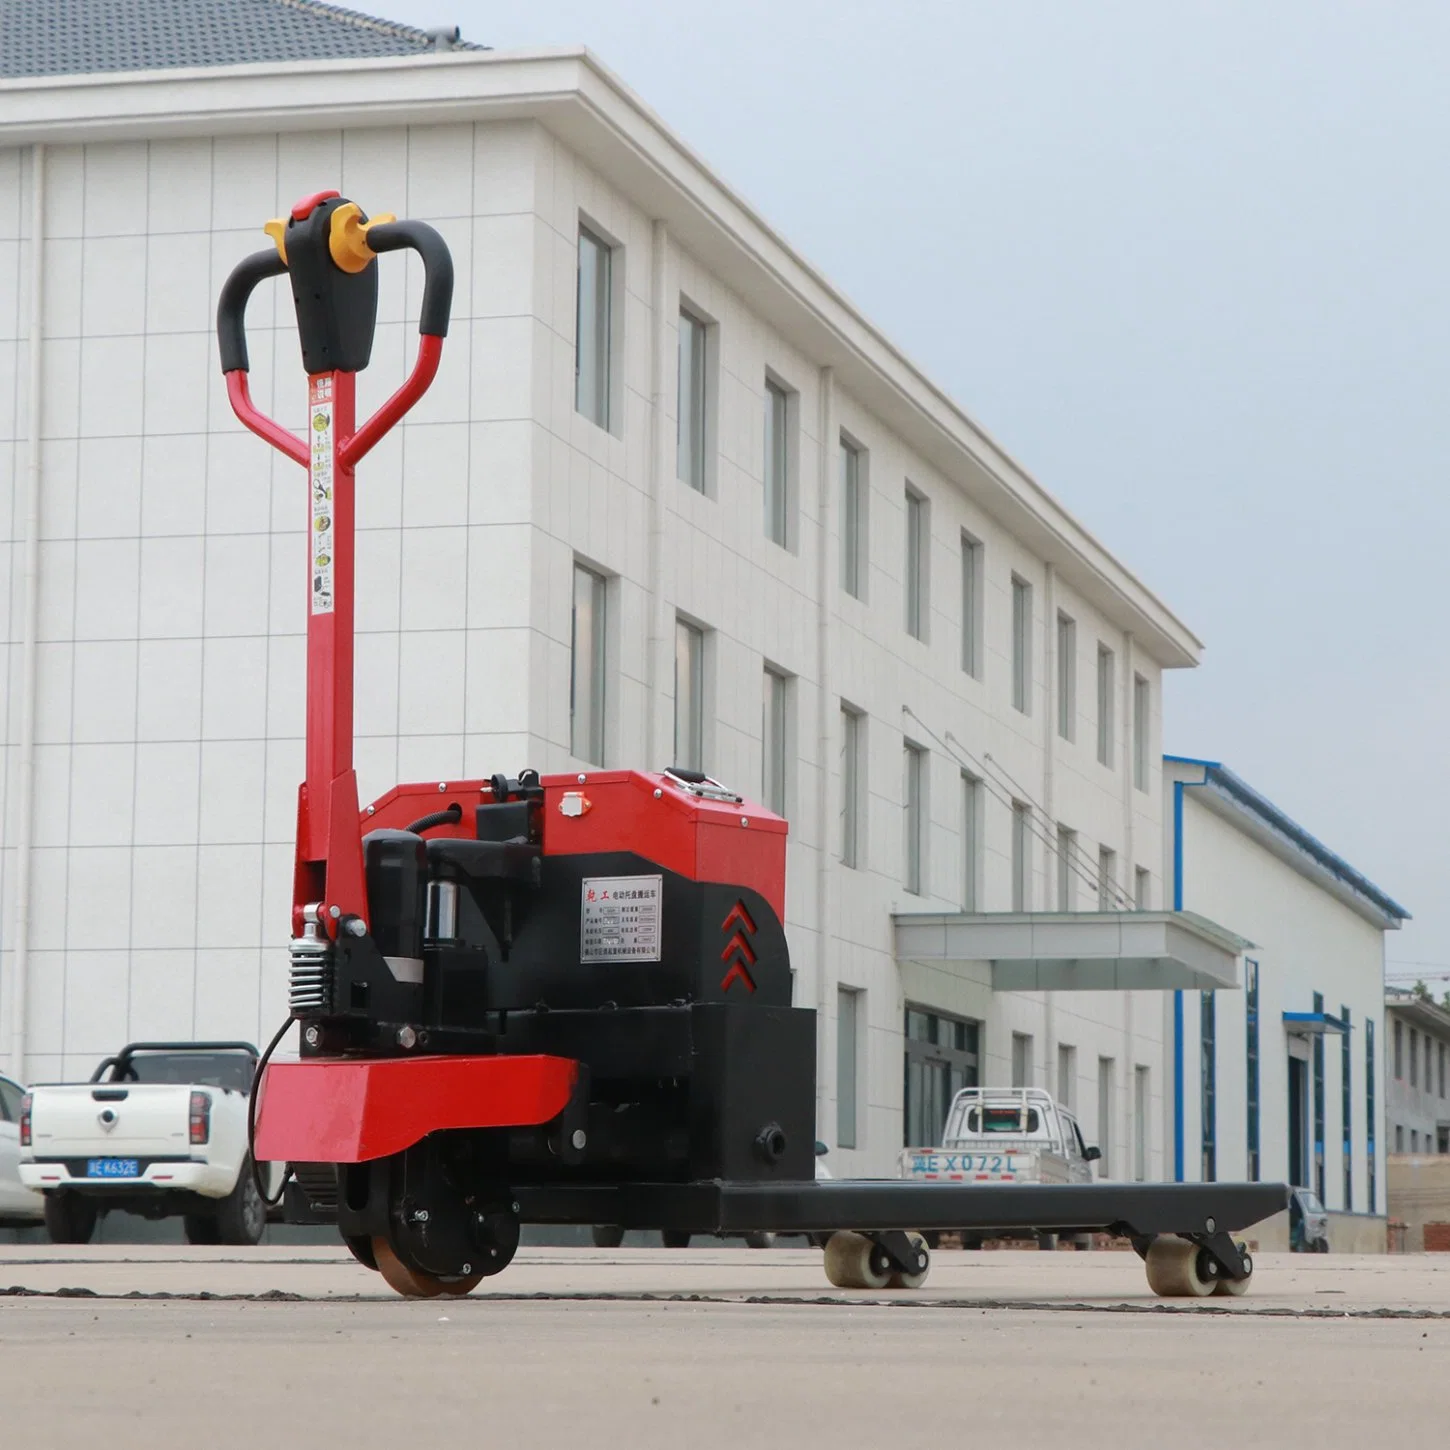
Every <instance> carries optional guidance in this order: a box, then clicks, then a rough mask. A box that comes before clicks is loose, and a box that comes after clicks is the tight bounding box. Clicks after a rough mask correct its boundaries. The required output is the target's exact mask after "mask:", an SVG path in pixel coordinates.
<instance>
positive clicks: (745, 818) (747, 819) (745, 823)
mask: <svg viewBox="0 0 1450 1450" xmlns="http://www.w3.org/2000/svg"><path fill="white" fill-rule="evenodd" d="M740 824H741V825H742V826H748V825H749V824H750V817H749V816H741V817H740Z"/></svg>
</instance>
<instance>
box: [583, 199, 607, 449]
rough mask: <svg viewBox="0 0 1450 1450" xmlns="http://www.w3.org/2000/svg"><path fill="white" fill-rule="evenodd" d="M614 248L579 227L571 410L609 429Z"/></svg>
mask: <svg viewBox="0 0 1450 1450" xmlns="http://www.w3.org/2000/svg"><path fill="white" fill-rule="evenodd" d="M613 292H614V249H613V248H612V247H611V246H610V245H609V243H608V242H606V241H605V240H604V239H603V238H602V237H599V236H596V235H595V234H594V233H593V232H591V231H590V230H589V228H588V227H585V226H581V227H580V228H579V292H578V306H577V315H576V318H575V324H576V326H575V335H574V407H575V408H576V409H577V410H578V411H579V412H580V413H582V414H583V415H584V416H585V417H586V418H588V419H589V421H590V422H591V423H597V424H598V425H599V426H600V427H601V428H606V429H607V428H608V427H609V426H610V421H611V420H610V416H609V398H610V387H611V382H612V379H611V366H610V365H611V362H612V359H613V353H614V337H613V332H614V319H613V305H614V303H613Z"/></svg>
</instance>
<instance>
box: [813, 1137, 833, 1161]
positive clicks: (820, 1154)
mask: <svg viewBox="0 0 1450 1450" xmlns="http://www.w3.org/2000/svg"><path fill="white" fill-rule="evenodd" d="M830 1151H831V1150H830V1149H829V1148H828V1147H826V1145H825V1144H824V1143H823V1142H821V1140H820V1139H819V1138H817V1139H816V1157H817V1158H824V1157H825V1156H826V1154H827V1153H829V1152H830Z"/></svg>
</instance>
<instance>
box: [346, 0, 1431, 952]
mask: <svg viewBox="0 0 1450 1450" xmlns="http://www.w3.org/2000/svg"><path fill="white" fill-rule="evenodd" d="M361 8H373V7H370V6H367V5H362V6H361ZM375 8H376V10H377V11H379V12H382V13H385V14H388V15H390V16H392V17H394V18H396V19H399V20H408V21H412V22H414V23H417V24H426V25H434V24H440V23H457V24H459V25H461V26H462V27H463V32H464V35H465V37H466V38H467V39H469V40H475V41H480V42H483V43H485V44H489V45H493V46H496V47H499V48H513V47H519V46H530V45H541V44H544V45H566V44H579V43H583V44H585V45H588V46H589V47H590V48H591V49H593V50H594V51H595V52H596V53H597V54H598V55H599V56H600V58H601V59H602V60H603V61H604V62H605V64H606V65H608V66H610V67H611V68H612V69H614V70H615V71H616V72H617V73H618V74H619V75H620V76H622V77H623V79H624V80H625V81H626V82H627V83H628V84H629V85H630V86H631V87H633V88H634V90H635V91H636V92H637V93H638V94H639V95H640V96H642V97H643V99H644V100H645V102H646V103H647V104H648V105H650V106H651V107H653V108H654V110H656V111H657V112H658V113H659V114H660V115H661V116H662V117H663V118H664V120H665V121H666V123H667V124H669V125H670V126H671V127H672V128H674V129H675V130H676V131H677V132H678V133H679V134H680V135H681V136H682V137H683V138H684V139H685V141H686V142H687V143H688V144H689V145H690V146H692V147H693V148H694V149H695V150H696V151H697V152H698V153H700V154H701V155H702V156H703V157H704V158H705V159H706V160H707V161H708V162H710V163H711V164H712V165H713V166H714V167H715V169H716V170H718V171H719V172H720V173H721V175H722V176H723V177H724V178H725V179H726V181H728V182H729V183H730V184H731V185H732V186H733V187H734V188H735V189H736V190H737V191H739V192H740V193H741V194H742V195H744V196H745V197H747V198H748V199H749V200H750V201H751V202H752V203H753V204H754V205H755V206H756V207H757V208H758V209H759V210H760V211H761V212H762V213H763V214H764V216H765V217H767V218H768V219H769V220H770V221H771V222H772V224H773V225H774V226H775V227H776V228H777V229H778V230H779V231H780V232H781V233H782V234H783V235H784V236H785V237H786V238H787V239H788V240H789V241H790V242H791V243H792V244H794V245H795V246H796V247H797V248H798V249H799V250H800V251H802V252H803V253H804V255H805V256H806V257H808V258H809V259H810V260H811V261H812V262H813V263H814V264H815V265H816V266H818V267H819V268H820V269H821V270H822V271H823V272H824V273H825V274H826V275H827V276H828V277H829V278H831V280H832V281H833V282H834V283H836V285H838V286H839V287H840V288H841V289H842V290H843V291H844V292H845V293H846V294H847V295H848V296H849V297H850V298H851V299H852V300H853V301H854V302H855V303H856V304H857V305H858V306H859V307H860V308H861V309H862V310H863V311H864V312H865V313H866V314H867V316H869V317H870V318H871V319H872V321H873V322H875V323H876V324H877V325H878V326H880V327H881V328H882V329H883V330H884V331H885V332H886V333H887V334H888V335H889V336H890V337H892V338H893V339H894V340H895V341H896V343H897V344H898V345H899V346H901V347H902V348H903V350H904V351H905V352H906V353H907V354H908V355H909V356H911V357H913V358H914V359H915V360H916V361H917V362H918V363H920V364H921V365H922V366H923V367H924V368H925V370H926V371H927V372H928V373H929V374H930V375H931V376H932V377H933V378H934V379H935V380H936V381H937V382H939V383H940V384H941V385H943V386H944V387H945V388H946V390H947V391H948V392H950V393H952V394H953V395H954V396H955V397H956V398H957V399H958V401H959V402H961V403H962V404H963V405H964V406H965V408H966V409H967V411H968V412H970V413H971V414H972V415H973V416H974V417H975V418H976V419H977V420H978V421H979V422H981V423H982V424H983V425H984V426H985V427H986V428H987V429H988V430H989V431H991V432H992V433H993V434H994V435H995V436H996V437H997V438H998V439H999V440H1000V441H1001V442H1002V444H1003V445H1004V446H1005V447H1006V448H1007V449H1008V450H1009V452H1011V453H1012V454H1013V455H1014V456H1015V457H1016V458H1017V459H1019V460H1020V461H1021V462H1022V463H1023V464H1025V465H1026V466H1027V467H1028V468H1029V469H1030V470H1031V471H1032V472H1033V473H1034V474H1035V476H1036V477H1037V478H1038V479H1039V480H1040V481H1041V482H1042V484H1043V485H1044V486H1046V487H1047V488H1048V489H1049V490H1050V491H1051V492H1052V493H1054V494H1055V495H1056V496H1057V497H1058V498H1059V499H1061V500H1062V501H1063V502H1064V503H1065V504H1066V505H1067V507H1068V508H1069V509H1071V510H1072V511H1073V512H1074V513H1075V514H1076V515H1077V516H1078V518H1080V519H1081V520H1082V521H1083V522H1084V523H1085V524H1086V525H1087V527H1088V528H1089V529H1091V530H1092V531H1093V532H1094V533H1096V534H1097V535H1098V537H1099V538H1101V539H1102V540H1103V541H1104V542H1105V543H1106V544H1107V545H1108V546H1109V547H1110V548H1111V549H1113V551H1114V552H1115V553H1117V554H1118V555H1119V557H1120V558H1122V559H1123V560H1124V561H1125V563H1126V564H1127V565H1128V567H1129V568H1131V569H1132V570H1134V571H1135V572H1136V573H1137V574H1138V575H1139V577H1140V578H1142V579H1143V580H1144V581H1145V582H1146V583H1148V584H1149V586H1150V587H1152V588H1153V589H1155V590H1156V591H1157V592H1158V593H1159V594H1160V595H1161V596H1162V597H1163V598H1164V599H1165V600H1166V601H1167V603H1168V604H1169V605H1170V606H1171V607H1172V608H1173V609H1174V610H1175V611H1176V612H1177V613H1178V614H1179V615H1180V616H1181V617H1182V618H1183V619H1184V620H1186V621H1187V623H1188V624H1189V626H1190V627H1191V628H1192V629H1193V630H1194V631H1195V632H1196V633H1197V634H1198V635H1199V636H1200V637H1201V638H1202V639H1204V641H1205V642H1206V644H1207V651H1206V654H1205V657H1204V663H1203V665H1202V667H1201V668H1199V669H1197V670H1193V671H1186V672H1184V671H1181V672H1177V673H1175V674H1172V675H1170V676H1169V677H1168V679H1167V683H1166V699H1165V738H1164V744H1165V748H1166V749H1167V750H1169V751H1171V752H1173V753H1177V754H1190V755H1202V756H1206V757H1209V758H1211V759H1215V760H1221V761H1223V762H1224V763H1225V764H1226V765H1228V766H1229V767H1230V768H1231V769H1233V770H1234V771H1236V772H1237V773H1238V774H1239V775H1241V776H1243V777H1244V778H1245V779H1246V780H1248V781H1249V782H1250V784H1252V785H1253V786H1254V787H1255V788H1257V789H1258V790H1260V791H1261V792H1263V794H1265V795H1267V796H1268V797H1269V798H1270V799H1271V800H1272V801H1274V802H1275V803H1276V804H1277V805H1279V806H1281V807H1282V808H1283V809H1284V810H1286V811H1287V812H1289V814H1291V815H1292V816H1293V817H1294V818H1295V819H1296V820H1298V821H1299V822H1300V823H1301V824H1302V825H1304V826H1305V827H1306V828H1307V829H1309V830H1310V831H1312V832H1314V833H1315V834H1316V835H1317V836H1318V837H1319V838H1320V839H1321V840H1322V841H1324V842H1325V843H1326V844H1327V845H1328V846H1330V847H1331V848H1332V849H1334V850H1336V851H1338V852H1339V853H1340V854H1341V855H1343V856H1344V857H1346V858H1347V859H1348V860H1349V861H1350V863H1351V864H1352V865H1354V866H1355V867H1357V868H1358V869H1360V870H1361V871H1363V872H1364V873H1365V874H1366V875H1368V876H1369V877H1370V878H1371V879H1372V880H1374V881H1375V882H1376V883H1377V884H1378V885H1379V886H1381V887H1382V888H1383V889H1384V890H1386V891H1387V892H1389V893H1390V895H1391V896H1394V897H1395V898H1396V899H1397V900H1399V901H1400V902H1402V903H1403V904H1404V905H1406V906H1407V907H1409V909H1410V910H1411V912H1412V913H1413V914H1414V916H1415V918H1416V920H1415V921H1414V922H1413V923H1411V924H1410V925H1409V926H1408V927H1406V929H1405V930H1404V932H1403V933H1400V934H1398V935H1396V936H1394V937H1391V938H1390V941H1389V949H1388V956H1389V958H1390V961H1391V966H1390V968H1389V970H1390V971H1391V972H1392V973H1398V972H1402V971H1411V970H1414V968H1413V967H1407V966H1404V965H1401V964H1403V963H1407V962H1408V963H1420V962H1424V963H1429V964H1431V966H1432V967H1438V968H1439V969H1440V970H1444V971H1450V903H1447V901H1446V899H1445V864H1446V859H1447V851H1446V845H1445V836H1446V816H1447V810H1446V807H1447V804H1450V766H1447V754H1450V684H1447V678H1446V668H1447V648H1446V638H1447V623H1446V614H1447V609H1446V604H1445V594H1446V589H1445V573H1446V571H1445V568H1444V565H1443V562H1442V560H1443V558H1444V556H1445V552H1446V536H1447V532H1450V501H1447V489H1446V475H1447V469H1446V455H1447V442H1450V438H1447V435H1450V423H1447V418H1450V367H1447V357H1446V354H1447V349H1450V281H1447V278H1450V188H1447V179H1450V154H1447V153H1450V100H1447V86H1446V77H1447V75H1450V5H1447V4H1445V3H1443V0H1438V3H1434V0H1431V3H1411V0H1393V3H1384V0H1380V3H1370V0H1364V3H1360V4H1350V3H1335V0H1245V3H1227V0H1225V3H1217V4H1210V3H1194V0H1174V3H1172V4H1164V3H1163V0H1118V3H1113V0H1093V3H1082V0H1010V3H1008V0H999V3H992V4H989V3H983V0H951V3H923V0H906V3H903V0H897V3H895V4H885V3H865V0H836V3H833V4H821V3H807V0H713V3H703V0H669V3H658V0H656V3H647V0H592V3H584V0H528V3H515V4H513V5H500V4H497V3H484V0H375ZM1227 924H1228V925H1230V926H1232V925H1233V923H1231V922H1230V923H1227ZM1427 970H1428V969H1427Z"/></svg>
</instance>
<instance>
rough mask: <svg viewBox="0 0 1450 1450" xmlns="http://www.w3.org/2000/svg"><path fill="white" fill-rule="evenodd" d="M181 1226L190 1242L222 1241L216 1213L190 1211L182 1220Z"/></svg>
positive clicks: (208, 1242)
mask: <svg viewBox="0 0 1450 1450" xmlns="http://www.w3.org/2000/svg"><path fill="white" fill-rule="evenodd" d="M181 1228H182V1232H183V1233H184V1234H185V1235H186V1241H187V1243H189V1244H219V1243H221V1241H222V1236H221V1230H220V1228H218V1226H217V1221H216V1215H215V1214H214V1213H188V1214H187V1215H186V1216H185V1217H184V1218H183V1219H182V1220H181Z"/></svg>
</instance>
